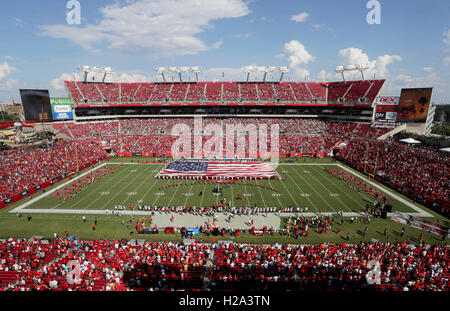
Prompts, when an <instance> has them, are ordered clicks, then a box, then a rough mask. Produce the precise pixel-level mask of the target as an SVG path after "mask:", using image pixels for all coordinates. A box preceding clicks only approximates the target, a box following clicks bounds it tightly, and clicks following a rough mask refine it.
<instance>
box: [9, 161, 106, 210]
mask: <svg viewBox="0 0 450 311" xmlns="http://www.w3.org/2000/svg"><path fill="white" fill-rule="evenodd" d="M106 164H108V163H103V164H101V165H99V166H97V167H94V168H93V169H91V170H89V171H87V172H85V173H83V174H81V175H79V176H77V177H76V178H73V179H69V180H68V181H66V182H65V183H63V184H61V185H59V186H58V187H55V188H53V189H52V190H50V191H48V192H44V193H42V194H41V195H39V196H37V197H35V198H34V199H31V200H29V201H28V202H26V203H23V204H22V205H20V206H18V207H16V208H15V209H12V210H10V211H9V213H16V212H20V211H22V210H23V209H24V208H25V207H27V206H30V205H31V204H33V203H34V202H37V201H39V200H40V199H42V198H45V197H46V196H48V195H50V194H52V193H53V192H55V191H56V190H59V189H61V188H63V187H65V186H66V185H68V184H70V183H72V182H74V181H75V180H78V179H80V178H81V177H84V176H86V175H87V174H89V173H90V172H93V171H95V170H98V169H99V168H101V167H103V166H105V165H106ZM48 211H50V209H48ZM26 212H29V210H26Z"/></svg>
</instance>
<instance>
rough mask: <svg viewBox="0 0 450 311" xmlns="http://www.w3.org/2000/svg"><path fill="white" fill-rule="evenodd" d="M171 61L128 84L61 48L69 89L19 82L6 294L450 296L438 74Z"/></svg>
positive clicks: (6, 127) (7, 211)
mask: <svg viewBox="0 0 450 311" xmlns="http://www.w3.org/2000/svg"><path fill="white" fill-rule="evenodd" d="M63 2H64V1H63ZM69 2H73V1H69ZM74 2H77V1H74ZM80 2H82V1H80ZM147 2H149V3H153V4H155V3H159V2H158V1H144V0H140V1H134V2H133V1H131V3H133V4H138V3H140V4H144V3H147ZM182 2H183V1H182ZM187 2H190V1H187ZM218 2H220V1H218ZM224 2H230V3H231V2H232V3H236V2H239V3H240V2H241V1H237V0H236V1H224ZM363 2H364V6H365V1H363ZM369 2H371V1H369ZM375 2H377V1H375ZM133 4H124V3H122V4H120V5H118V6H117V7H116V9H117V8H124V7H125V6H126V5H130V6H131V5H133ZM248 5H249V6H251V3H250V4H248ZM68 8H69V7H68ZM293 10H294V9H293ZM300 10H301V9H300ZM294 11H295V12H291V14H290V15H294V13H296V11H298V9H295V10H294ZM290 15H289V16H290ZM293 18H294V16H293ZM305 18H306V17H305ZM297 19H301V17H297ZM17 23H18V22H17ZM293 23H296V22H293ZM67 27H71V26H67ZM88 27H89V26H87V29H88ZM155 27H157V25H156V26H155ZM0 31H3V30H0ZM0 51H1V49H0ZM236 53H237V54H239V52H236ZM122 57H123V55H122ZM130 57H131V56H130ZM82 59H83V58H80V57H78V58H77V61H79V60H80V61H81V60H82ZM172 61H173V60H172ZM174 61H175V62H179V63H180V64H181V65H180V66H177V65H175V66H166V67H162V66H159V65H155V69H154V71H153V72H149V73H148V74H149V75H153V74H154V78H152V79H151V80H150V79H147V81H127V82H124V81H119V80H117V79H115V78H113V77H115V76H116V72H115V70H114V69H113V68H112V66H109V64H105V65H102V66H97V65H77V64H76V63H75V62H74V61H72V60H70V59H66V60H65V66H68V67H69V68H70V69H69V70H73V71H77V72H78V73H77V74H73V75H63V76H62V77H63V79H62V81H61V89H60V90H59V92H57V93H56V92H54V90H52V89H51V88H49V87H47V88H45V87H42V86H41V84H40V83H37V84H36V85H35V86H34V85H30V83H28V84H26V85H25V84H24V85H21V86H19V87H17V88H16V89H15V92H17V94H20V99H21V107H22V108H23V110H22V112H21V113H19V114H21V116H22V117H21V119H17V120H5V119H3V120H1V121H0V127H1V129H0V148H1V150H0V159H1V161H0V180H1V184H0V289H1V290H2V291H62V292H66V291H188V292H196V291H213V292H214V291H217V292H223V291H255V292H263V291H294V292H296V291H346V292H355V291H361V290H368V291H373V292H378V291H389V292H394V291H426V292H434V291H440V292H446V291H448V290H449V285H450V283H449V280H450V271H449V266H450V265H449V261H448V258H449V250H450V249H449V246H448V241H449V237H450V231H449V228H450V225H449V218H448V217H449V214H450V200H449V198H450V187H449V185H450V183H449V176H450V165H449V164H450V162H449V156H448V155H449V154H448V152H449V150H448V146H449V145H450V140H449V137H448V136H446V137H445V135H444V136H443V137H444V139H440V140H433V139H432V138H433V135H434V134H432V130H433V128H434V127H435V126H437V124H438V123H439V120H441V121H442V120H443V119H445V113H444V117H443V118H440V119H439V118H437V117H436V116H437V107H438V106H437V105H436V104H434V101H433V98H434V96H435V94H434V92H435V90H434V88H435V87H436V88H437V87H438V85H430V84H428V83H422V82H421V83H422V85H419V86H415V87H410V85H409V84H407V83H404V84H403V85H401V86H400V88H399V89H398V91H397V92H394V91H391V89H390V86H389V85H390V83H391V82H392V81H390V76H383V75H382V74H381V73H379V76H380V77H379V78H376V76H375V74H374V75H373V77H372V76H370V75H371V73H372V71H371V70H373V68H372V67H371V65H370V64H366V63H354V64H343V65H340V64H339V63H337V64H336V63H335V64H334V65H335V68H333V70H334V71H335V75H333V76H332V78H331V79H330V78H324V79H323V80H318V79H316V80H312V79H302V78H299V77H298V76H296V77H297V78H293V77H294V73H293V71H295V68H293V66H292V63H291V64H290V65H289V66H287V65H286V66H284V65H282V66H256V65H248V66H243V67H242V68H241V70H240V72H239V76H240V78H236V79H234V78H232V79H230V80H226V79H224V78H223V77H224V76H225V73H224V72H225V71H224V72H222V74H221V75H222V78H219V79H216V78H212V76H210V77H209V78H208V77H206V76H205V75H204V72H205V71H207V70H204V69H203V68H202V67H200V66H187V67H186V66H184V64H183V63H182V61H179V60H177V58H176V57H175V60H174ZM215 61H216V64H214V65H212V66H216V67H219V68H222V67H224V66H222V65H221V64H220V59H219V58H216V60H215ZM276 61H278V60H277V59H276ZM316 61H320V59H318V60H316ZM8 62H9V63H11V62H12V58H11V59H9V58H8ZM324 62H325V61H324ZM156 63H158V60H157V61H156ZM161 63H163V61H161ZM279 63H281V64H284V63H286V61H284V63H283V61H280V62H279ZM327 63H329V62H328V61H327ZM5 64H6V65H7V66H8V63H7V62H5ZM49 65H50V63H49ZM0 66H1V64H0ZM133 66H134V65H133ZM0 69H1V67H0ZM128 69H129V70H131V69H132V67H130V68H128ZM128 69H127V70H128ZM59 74H61V72H60V73H59ZM291 74H292V76H291ZM219 77H220V74H219ZM350 77H351V78H350ZM1 82H2V80H1V75H0V83H1ZM439 83H440V82H439ZM447 87H448V85H447ZM386 89H388V92H391V93H390V94H389V93H386ZM446 92H447V95H448V88H447V89H446ZM0 94H1V93H0ZM55 94H56V96H55ZM13 103H14V99H13ZM14 106H18V105H17V104H16V103H14ZM5 111H6V110H5ZM2 112H4V111H3V110H2ZM4 114H6V112H4ZM439 124H442V123H439ZM444 124H445V120H444ZM447 126H448V125H447ZM447 135H449V134H447ZM435 136H437V135H435ZM446 147H447V148H446Z"/></svg>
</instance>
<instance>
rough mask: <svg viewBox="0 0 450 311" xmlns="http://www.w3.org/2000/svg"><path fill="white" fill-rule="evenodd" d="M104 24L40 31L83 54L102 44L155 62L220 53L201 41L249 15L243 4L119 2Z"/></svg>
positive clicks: (106, 10)
mask: <svg viewBox="0 0 450 311" xmlns="http://www.w3.org/2000/svg"><path fill="white" fill-rule="evenodd" d="M100 13H101V14H102V20H101V21H100V22H99V23H98V24H96V25H91V24H88V25H86V26H85V27H72V26H68V25H44V26H41V27H40V28H41V30H42V34H43V35H46V36H51V37H54V38H65V39H67V40H70V41H71V42H73V43H75V44H77V45H80V46H81V47H82V48H83V49H86V50H88V51H91V52H96V53H99V52H101V51H102V50H101V48H99V47H98V46H96V45H97V44H98V43H99V42H100V43H101V42H103V43H107V47H108V48H109V49H116V50H119V51H125V52H128V51H142V52H145V53H147V54H150V55H152V56H153V57H158V56H161V55H164V56H177V55H179V56H181V55H190V54H196V53H199V52H202V51H208V50H210V49H214V48H217V47H219V46H220V45H221V43H222V42H221V41H217V42H215V43H206V42H204V41H203V40H202V39H200V38H199V37H198V35H199V34H200V33H202V32H203V31H205V30H207V29H210V28H211V27H212V26H211V22H213V21H215V20H219V19H224V18H238V17H242V16H245V15H248V14H249V13H250V9H249V8H248V6H247V4H246V3H244V2H243V1H242V0H216V1H210V0H185V1H178V0H136V1H127V2H126V3H125V4H124V5H122V6H121V5H120V3H119V2H115V3H114V4H112V5H108V6H105V7H103V8H101V9H100Z"/></svg>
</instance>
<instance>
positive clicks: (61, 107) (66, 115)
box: [50, 97, 73, 120]
mask: <svg viewBox="0 0 450 311" xmlns="http://www.w3.org/2000/svg"><path fill="white" fill-rule="evenodd" d="M50 104H51V106H52V115H53V120H72V119H73V112H72V101H71V99H70V98H68V97H52V98H50Z"/></svg>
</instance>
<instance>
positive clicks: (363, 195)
mask: <svg viewBox="0 0 450 311" xmlns="http://www.w3.org/2000/svg"><path fill="white" fill-rule="evenodd" d="M313 170H314V169H313ZM318 172H319V173H322V172H321V171H320V170H319V171H318ZM318 181H319V182H320V180H318ZM330 184H332V185H333V187H335V188H336V189H338V190H340V192H342V193H343V194H345V195H346V196H347V197H348V198H350V199H351V200H352V201H353V202H355V203H356V204H357V205H358V206H361V203H360V202H359V203H358V201H356V200H355V199H354V198H353V197H352V196H351V195H349V194H348V193H347V192H346V191H344V190H341V189H340V188H339V187H338V186H337V184H335V183H333V182H331V183H330ZM355 192H356V191H355ZM358 193H359V195H361V196H362V197H363V198H365V199H370V200H373V198H372V197H368V196H366V195H365V194H366V192H365V191H363V193H361V192H360V191H358ZM362 207H363V208H365V206H364V205H362ZM350 211H351V212H353V210H352V209H350Z"/></svg>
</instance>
